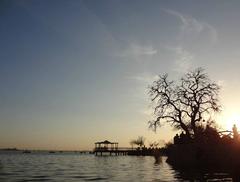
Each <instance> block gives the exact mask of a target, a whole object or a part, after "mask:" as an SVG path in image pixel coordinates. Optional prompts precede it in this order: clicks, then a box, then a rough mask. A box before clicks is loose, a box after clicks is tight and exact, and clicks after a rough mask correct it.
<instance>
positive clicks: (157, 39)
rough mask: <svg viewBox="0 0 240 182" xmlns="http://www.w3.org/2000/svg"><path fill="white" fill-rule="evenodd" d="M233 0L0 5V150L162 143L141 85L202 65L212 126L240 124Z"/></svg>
mask: <svg viewBox="0 0 240 182" xmlns="http://www.w3.org/2000/svg"><path fill="white" fill-rule="evenodd" d="M239 8H240V2H239V1H231V0H230V1H225V0H220V1H219V0H213V1H207V0H205V1H188V0H182V1H158V0H152V1H136V0H134V1H126V0H123V1H122V0H121V1H120V0H115V1H110V0H103V1H83V0H82V1H80V0H79V1H77V0H70V1H63V0H51V1H28V0H21V1H17V0H15V1H12V0H10V1H7V0H5V1H1V2H0V22H1V24H0V40H1V41H0V58H1V62H0V74H1V76H0V80H1V89H0V125H1V127H0V148H8V147H17V148H22V149H24V148H27V149H56V150H80V149H92V148H93V143H94V142H96V141H101V140H105V139H108V140H111V141H118V142H119V145H120V146H129V141H130V140H131V139H135V138H137V137H138V136H145V137H146V138H147V143H146V144H148V141H154V140H164V141H169V140H170V139H171V137H172V136H173V134H174V132H175V131H172V130H171V128H170V127H168V126H167V125H166V126H164V127H163V128H160V129H158V130H157V133H154V132H152V131H151V130H148V125H147V122H148V120H149V119H150V118H151V107H150V100H149V98H148V95H147V88H148V85H149V84H151V83H152V82H153V81H154V79H155V78H156V75H158V74H163V73H169V75H170V76H171V78H178V77H179V76H181V75H182V74H183V73H184V72H186V71H187V70H189V69H191V68H196V67H203V68H205V69H206V72H207V73H208V74H209V76H210V78H211V79H212V80H215V81H216V82H217V83H219V84H220V85H221V86H222V89H221V94H220V98H221V103H222V106H223V108H222V110H223V111H222V113H221V115H219V116H218V117H217V122H218V124H219V125H220V126H221V127H222V128H227V129H231V127H232V125H233V123H235V124H237V126H239V127H240V108H239V106H238V105H239V103H240V97H239V93H240V80H239V76H240V75H239V74H240V72H239V67H240V61H239V58H240V40H239V39H240V36H239V32H240V23H239V19H240V11H239Z"/></svg>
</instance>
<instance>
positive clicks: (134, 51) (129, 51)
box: [119, 44, 158, 61]
mask: <svg viewBox="0 0 240 182" xmlns="http://www.w3.org/2000/svg"><path fill="white" fill-rule="evenodd" d="M157 53H158V51H157V49H155V48H154V47H153V46H151V45H148V46H143V45H139V44H130V45H129V46H128V47H127V48H126V49H125V50H123V51H122V52H121V53H120V54H119V56H120V57H124V58H130V59H135V60H137V61H139V60H142V59H141V57H143V56H144V57H145V58H146V57H151V56H153V55H155V54H157Z"/></svg>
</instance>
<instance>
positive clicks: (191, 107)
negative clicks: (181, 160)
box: [149, 68, 220, 137]
mask: <svg viewBox="0 0 240 182" xmlns="http://www.w3.org/2000/svg"><path fill="white" fill-rule="evenodd" d="M219 89H220V88H219V86H218V85H217V84H216V83H214V82H212V81H211V80H210V79H209V78H208V75H207V74H206V73H205V72H204V70H203V69H202V68H198V69H196V70H193V71H190V72H188V73H187V74H185V75H184V76H183V77H182V78H181V79H180V80H179V81H178V82H176V81H169V80H168V75H167V74H165V75H162V76H159V78H158V79H157V80H156V81H154V82H153V84H152V85H151V86H150V91H149V94H150V97H151V100H152V103H153V106H154V116H155V117H154V119H153V120H152V121H149V124H150V127H151V128H153V129H154V130H156V128H157V127H160V126H161V124H162V122H167V123H170V124H171V125H172V126H173V127H175V128H177V129H181V130H183V131H185V132H186V135H187V136H188V137H192V136H195V135H196V134H197V127H198V125H199V124H201V123H202V122H204V121H205V120H207V119H209V118H210V116H211V113H212V112H219V111H220V105H219V100H218V94H219Z"/></svg>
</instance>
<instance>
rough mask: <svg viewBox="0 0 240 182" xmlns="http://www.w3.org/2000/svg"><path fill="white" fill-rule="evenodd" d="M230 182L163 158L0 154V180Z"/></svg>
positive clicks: (221, 176) (217, 174)
mask: <svg viewBox="0 0 240 182" xmlns="http://www.w3.org/2000/svg"><path fill="white" fill-rule="evenodd" d="M220 179H221V181H232V178H231V177H230V175H229V174H228V173H223V172H221V173H207V172H204V171H201V172H199V171H194V170H192V171H178V170H174V169H173V168H172V167H171V166H170V165H168V164H167V163H166V158H165V157H163V158H162V160H161V162H159V163H156V162H155V159H154V157H137V156H103V157H96V156H94V155H81V154H74V153H72V154H64V153H61V154H59V153H58V154H47V153H31V154H22V153H8V154H6V153H5V154H3V153H2V154H0V181H1V182H2V181H3V182H4V181H156V182H158V181H159V182H160V181H195V180H197V181H207V180H208V181H216V180H220Z"/></svg>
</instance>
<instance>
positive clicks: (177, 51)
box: [166, 46, 194, 72]
mask: <svg viewBox="0 0 240 182" xmlns="http://www.w3.org/2000/svg"><path fill="white" fill-rule="evenodd" d="M166 49H168V50H169V51H171V52H172V54H174V57H175V59H174V65H173V71H177V72H186V71H188V70H189V69H191V68H192V65H193V60H194V55H193V54H192V53H191V52H189V51H187V50H186V49H184V48H183V47H181V46H178V47H166Z"/></svg>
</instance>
